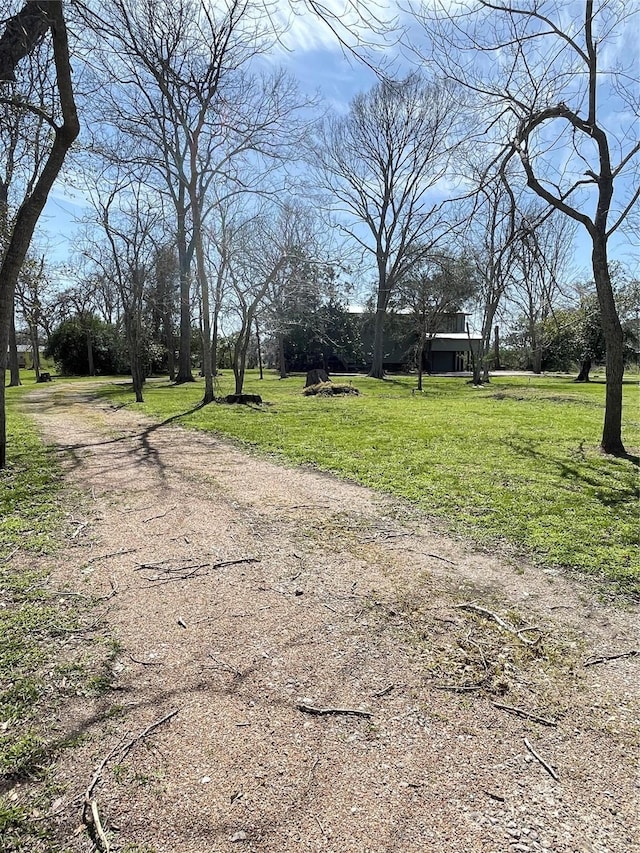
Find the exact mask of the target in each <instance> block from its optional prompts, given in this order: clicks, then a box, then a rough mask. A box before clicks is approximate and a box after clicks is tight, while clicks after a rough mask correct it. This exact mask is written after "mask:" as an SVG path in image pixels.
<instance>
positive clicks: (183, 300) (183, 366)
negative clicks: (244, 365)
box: [176, 211, 195, 385]
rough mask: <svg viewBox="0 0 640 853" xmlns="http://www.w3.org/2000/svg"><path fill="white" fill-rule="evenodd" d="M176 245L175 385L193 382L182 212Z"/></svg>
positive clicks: (189, 299)
mask: <svg viewBox="0 0 640 853" xmlns="http://www.w3.org/2000/svg"><path fill="white" fill-rule="evenodd" d="M177 216H178V227H177V243H178V266H179V268H180V345H179V347H178V375H177V376H176V384H177V385H181V384H182V383H183V382H195V379H194V376H193V373H192V372H191V288H190V286H189V284H190V282H189V268H190V263H189V253H188V251H187V234H186V224H185V214H184V211H181V212H178V215H177Z"/></svg>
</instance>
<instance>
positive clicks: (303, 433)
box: [102, 371, 640, 595]
mask: <svg viewBox="0 0 640 853" xmlns="http://www.w3.org/2000/svg"><path fill="white" fill-rule="evenodd" d="M352 381H353V384H354V385H355V386H356V387H357V388H358V389H359V391H360V392H361V396H359V397H332V398H319V397H304V396H302V393H301V391H302V386H303V384H304V382H303V378H302V377H301V376H294V377H292V378H289V379H286V380H279V379H277V377H276V376H274V375H272V374H268V375H266V376H265V379H264V380H263V381H260V380H259V379H258V378H257V376H256V374H255V373H252V372H250V373H249V374H248V378H247V382H246V388H245V390H246V391H247V392H249V393H259V394H261V395H262V397H263V400H264V401H265V403H266V405H264V406H262V407H260V408H258V407H243V406H227V405H222V404H214V405H211V406H207V407H205V408H201V409H197V408H195V407H196V406H197V404H198V403H199V401H200V399H201V397H202V384H201V382H197V383H194V384H189V385H182V386H179V387H174V386H172V385H170V383H169V382H168V381H165V380H158V381H154V382H152V383H148V385H147V388H146V390H145V399H146V402H145V403H144V404H143V405H141V406H140V409H141V410H142V411H145V412H146V413H148V414H149V415H152V416H154V417H155V418H158V419H165V418H175V417H176V416H178V418H177V420H178V422H179V423H181V424H183V425H184V426H187V427H190V428H195V429H200V430H207V431H213V432H216V433H219V434H220V435H224V436H227V437H230V438H232V439H234V440H236V441H238V442H241V443H242V444H244V445H247V446H250V447H253V448H257V449H258V450H260V451H262V452H266V453H271V454H276V455H277V456H278V457H280V458H282V459H284V460H287V461H289V462H293V463H295V464H302V463H307V464H309V463H310V464H313V465H315V466H317V467H318V468H321V469H323V470H326V471H333V472H335V473H337V474H339V475H341V476H344V477H348V478H350V479H353V480H356V481H357V482H359V483H363V484H365V485H367V486H371V487H373V488H375V489H379V490H382V491H385V492H389V493H391V494H394V495H397V496H400V497H403V498H407V499H408V500H410V501H412V502H413V503H415V504H416V505H417V506H419V507H421V508H422V509H424V510H426V511H427V512H429V513H431V514H433V515H436V516H440V517H443V518H446V519H447V520H449V521H450V522H451V523H452V524H453V525H454V527H455V528H457V529H459V530H463V531H466V532H468V533H469V534H471V535H472V536H473V537H475V538H477V539H481V540H484V541H491V540H492V539H495V538H501V539H503V540H506V541H508V542H510V543H512V544H515V545H517V546H519V547H521V548H524V549H525V550H526V551H528V552H530V553H531V554H532V555H533V556H534V557H535V558H536V559H539V560H540V561H542V562H544V563H546V564H551V565H561V566H564V567H570V568H572V569H576V570H579V571H581V572H585V573H588V574H591V575H595V576H597V577H598V578H600V579H601V580H606V581H610V582H612V585H613V587H614V588H617V589H619V590H620V591H624V592H627V593H630V594H633V595H640V567H639V564H638V550H637V540H638V526H637V522H638V516H637V509H638V504H637V499H638V479H637V472H638V469H637V467H636V465H634V463H633V461H631V460H628V459H614V458H611V457H606V456H604V455H602V454H601V453H600V451H599V450H598V443H599V439H600V433H601V429H602V417H603V401H604V390H605V389H604V384H603V383H602V382H597V381H596V382H593V383H591V384H589V385H575V384H574V383H573V382H572V381H571V380H570V379H569V378H553V377H540V378H538V377H535V378H534V377H532V378H529V377H497V378H495V379H493V381H492V382H491V384H490V385H489V386H487V387H485V388H482V389H476V388H472V387H471V386H470V385H468V384H467V383H466V382H465V380H464V379H453V378H436V377H430V378H427V379H426V380H425V391H424V392H423V393H422V394H418V393H415V394H412V393H411V391H412V388H414V387H415V379H413V378H411V377H394V378H391V379H389V380H386V381H384V382H379V381H375V380H371V379H367V378H364V377H356V378H354V379H353V380H352ZM231 386H232V376H231V373H230V372H229V371H225V375H224V376H223V377H222V378H221V379H220V380H219V387H218V389H217V393H218V394H226V393H229V392H230V391H231V390H233V389H232V387H231ZM624 390H625V433H624V439H625V442H626V445H627V448H628V450H630V451H633V452H635V453H637V448H638V444H639V443H640V428H639V424H638V389H637V386H636V384H635V383H634V382H633V381H631V380H629V381H628V382H627V383H626V384H625V389H624ZM102 393H103V394H105V395H108V396H109V397H110V398H112V399H113V400H114V401H117V402H118V403H125V402H126V403H127V404H129V405H131V406H132V407H133V406H135V405H136V404H135V403H133V402H132V398H131V393H130V391H129V390H128V388H127V387H126V386H125V385H122V384H119V385H110V386H109V387H107V388H105V389H103V391H102Z"/></svg>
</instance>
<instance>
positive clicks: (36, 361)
mask: <svg viewBox="0 0 640 853" xmlns="http://www.w3.org/2000/svg"><path fill="white" fill-rule="evenodd" d="M31 352H32V354H33V355H32V359H33V372H34V374H35V377H36V382H37V381H38V379H40V341H39V340H38V327H37V326H32V327H31Z"/></svg>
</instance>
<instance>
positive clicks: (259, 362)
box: [256, 317, 264, 379]
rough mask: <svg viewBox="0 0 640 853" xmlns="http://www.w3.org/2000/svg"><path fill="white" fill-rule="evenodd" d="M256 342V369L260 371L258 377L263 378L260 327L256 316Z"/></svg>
mask: <svg viewBox="0 0 640 853" xmlns="http://www.w3.org/2000/svg"><path fill="white" fill-rule="evenodd" d="M256 343H257V345H258V370H259V371H260V379H264V372H263V369H262V347H261V344H260V329H259V328H258V318H257V317H256Z"/></svg>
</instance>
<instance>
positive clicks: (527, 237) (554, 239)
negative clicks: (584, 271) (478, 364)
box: [508, 209, 576, 373]
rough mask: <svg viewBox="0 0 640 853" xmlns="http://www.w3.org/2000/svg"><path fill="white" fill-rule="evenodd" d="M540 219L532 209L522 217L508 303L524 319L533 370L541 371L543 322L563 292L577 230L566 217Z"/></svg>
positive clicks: (535, 371) (556, 216)
mask: <svg viewBox="0 0 640 853" xmlns="http://www.w3.org/2000/svg"><path fill="white" fill-rule="evenodd" d="M540 219H541V217H540V214H539V213H538V212H537V211H536V210H535V209H534V210H532V211H530V212H529V215H528V216H527V214H525V215H524V216H523V217H522V219H521V222H520V232H521V238H520V240H519V241H518V243H517V244H516V259H515V269H514V282H513V286H512V287H511V288H510V291H509V293H508V298H509V302H510V303H511V305H512V306H514V307H515V308H516V310H517V311H518V312H519V314H520V316H521V317H522V318H523V319H524V320H525V322H526V327H527V335H528V342H529V350H530V361H531V369H532V370H533V372H534V373H541V372H542V358H543V355H544V337H543V329H544V323H545V321H546V320H547V319H548V317H549V316H550V315H551V313H552V311H553V309H554V306H555V305H557V302H558V298H559V297H560V296H561V295H562V284H563V276H564V275H565V273H566V271H567V267H568V262H569V260H570V258H571V255H572V251H573V238H574V236H575V230H576V229H575V227H574V224H573V222H572V221H571V220H570V219H567V218H566V217H560V216H558V215H555V216H550V217H548V218H547V219H545V220H544V221H542V222H540ZM536 222H538V223H539V224H537V225H536ZM529 223H531V224H529Z"/></svg>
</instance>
